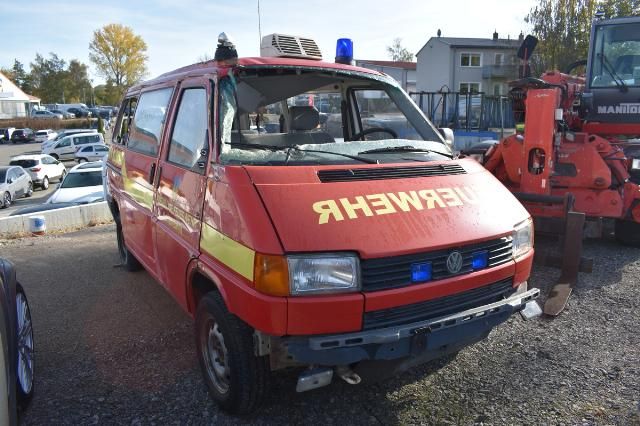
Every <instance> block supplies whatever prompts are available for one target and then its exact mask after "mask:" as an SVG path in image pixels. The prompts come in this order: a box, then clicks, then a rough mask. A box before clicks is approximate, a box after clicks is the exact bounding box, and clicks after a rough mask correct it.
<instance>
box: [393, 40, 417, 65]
mask: <svg viewBox="0 0 640 426" xmlns="http://www.w3.org/2000/svg"><path fill="white" fill-rule="evenodd" d="M387 54H388V55H389V57H390V58H391V59H392V60H393V61H407V62H410V61H413V53H411V52H409V51H408V50H407V49H405V48H404V47H402V39H401V38H396V39H394V40H393V43H392V44H391V46H387Z"/></svg>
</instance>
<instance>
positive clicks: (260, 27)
mask: <svg viewBox="0 0 640 426" xmlns="http://www.w3.org/2000/svg"><path fill="white" fill-rule="evenodd" d="M258 36H259V37H260V41H259V42H258V47H260V45H261V44H262V25H261V22H260V0H258Z"/></svg>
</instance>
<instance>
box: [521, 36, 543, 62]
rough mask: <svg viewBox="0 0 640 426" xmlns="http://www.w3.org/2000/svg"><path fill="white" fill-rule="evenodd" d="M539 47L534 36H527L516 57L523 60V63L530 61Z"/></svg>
mask: <svg viewBox="0 0 640 426" xmlns="http://www.w3.org/2000/svg"><path fill="white" fill-rule="evenodd" d="M537 45H538V39H537V38H535V37H534V36H532V35H528V36H526V37H525V39H524V41H523V42H522V44H521V45H520V48H519V49H518V53H516V56H517V57H518V58H520V59H522V60H523V61H528V60H529V58H531V55H533V51H534V50H535V48H536V46H537Z"/></svg>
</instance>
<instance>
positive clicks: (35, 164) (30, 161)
mask: <svg viewBox="0 0 640 426" xmlns="http://www.w3.org/2000/svg"><path fill="white" fill-rule="evenodd" d="M9 164H10V165H12V166H20V167H22V168H23V169H25V170H26V172H27V173H29V176H31V181H32V182H33V184H34V185H37V186H39V187H40V188H42V189H47V188H49V182H50V181H51V180H54V179H58V180H59V181H60V182H62V179H64V177H65V176H66V174H67V169H66V167H65V166H64V164H62V163H61V162H60V161H58V160H56V159H55V158H53V157H52V156H50V155H46V154H34V155H19V156H17V157H12V158H11V160H10V161H9Z"/></svg>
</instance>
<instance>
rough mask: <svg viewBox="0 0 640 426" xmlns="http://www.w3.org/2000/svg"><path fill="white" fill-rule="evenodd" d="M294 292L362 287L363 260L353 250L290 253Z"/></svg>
mask: <svg viewBox="0 0 640 426" xmlns="http://www.w3.org/2000/svg"><path fill="white" fill-rule="evenodd" d="M287 263H288V266H289V290H290V292H291V295H304V294H319V293H346V292H354V291H358V290H360V276H359V275H360V272H359V271H360V262H359V260H358V257H357V256H355V255H353V254H341V253H332V254H321V255H312V256H287Z"/></svg>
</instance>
